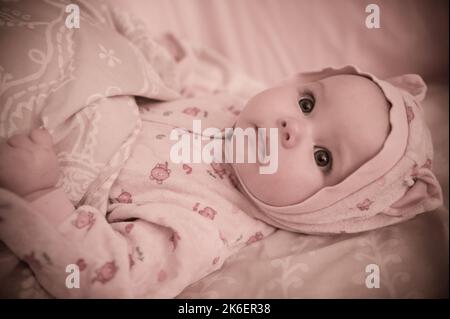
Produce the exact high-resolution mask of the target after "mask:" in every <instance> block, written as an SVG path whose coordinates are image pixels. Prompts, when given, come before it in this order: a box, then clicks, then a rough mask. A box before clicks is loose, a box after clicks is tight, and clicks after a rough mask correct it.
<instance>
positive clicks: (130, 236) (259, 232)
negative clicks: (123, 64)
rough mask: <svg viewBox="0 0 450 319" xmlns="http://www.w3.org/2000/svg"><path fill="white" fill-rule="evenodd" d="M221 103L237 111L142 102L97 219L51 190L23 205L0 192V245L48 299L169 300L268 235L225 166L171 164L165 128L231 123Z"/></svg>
mask: <svg viewBox="0 0 450 319" xmlns="http://www.w3.org/2000/svg"><path fill="white" fill-rule="evenodd" d="M230 104H231V105H242V103H241V102H240V101H239V99H235V98H232V97H230V96H228V95H224V94H216V95H208V96H205V97H204V98H190V99H189V98H185V99H179V100H177V101H173V102H161V103H155V102H153V103H147V104H145V105H143V106H142V107H141V108H140V113H141V114H140V117H141V119H142V130H141V131H140V133H139V135H138V138H137V140H136V142H135V143H134V144H133V147H132V151H131V154H130V157H129V158H128V159H127V161H126V163H125V165H124V167H123V168H122V169H121V171H120V174H119V176H118V178H117V180H116V181H115V182H114V184H113V186H112V188H111V190H110V195H109V201H108V207H107V209H106V216H105V212H102V211H99V210H98V209H96V208H95V207H93V206H90V205H81V206H79V207H77V208H75V207H73V206H72V205H71V203H70V201H69V200H68V198H67V195H66V194H65V193H64V192H63V191H62V190H61V189H57V190H55V191H53V192H51V193H49V194H46V195H44V196H42V197H40V198H38V199H36V200H35V201H33V202H32V203H31V205H25V203H23V202H22V200H21V199H20V198H17V196H15V195H13V194H11V193H9V194H8V192H5V191H3V190H2V191H1V192H0V198H6V197H9V198H10V200H9V203H10V205H11V206H10V209H9V211H8V213H7V212H6V211H5V209H0V216H1V218H2V223H1V224H0V231H1V239H2V240H3V241H4V242H5V243H6V244H7V245H8V246H9V247H10V248H11V249H12V250H13V251H14V253H15V254H16V255H18V256H20V257H21V258H22V260H24V261H25V262H26V263H27V264H28V265H29V266H30V267H31V269H32V270H33V273H34V274H35V276H36V277H37V278H38V280H39V283H40V284H41V285H42V287H43V288H44V289H45V290H46V291H48V292H49V293H50V294H51V295H52V296H54V297H58V298H68V297H77V298H80V297H83V298H93V297H107V298H131V297H134V298H173V297H175V296H177V295H178V294H179V293H180V292H181V291H182V290H183V289H185V288H186V287H187V286H189V285H190V284H192V283H195V282H196V281H198V280H199V279H201V278H203V277H205V276H206V275H208V274H209V273H211V272H213V271H215V270H217V269H219V268H220V267H221V266H222V264H223V263H224V262H225V260H227V259H228V257H230V256H231V255H233V254H235V253H236V252H237V251H239V250H240V249H242V248H243V247H245V246H247V245H249V244H252V243H254V242H257V241H259V240H262V239H263V238H265V237H267V236H269V235H270V234H272V233H273V231H274V230H275V229H274V228H273V227H270V226H269V225H267V224H265V223H263V222H261V221H258V220H256V219H254V218H253V217H251V216H249V215H248V213H249V212H252V211H254V210H257V209H258V208H257V207H255V206H254V205H252V203H251V202H249V201H248V199H247V198H246V197H245V196H244V195H243V194H242V193H241V192H240V191H239V190H238V189H237V188H236V186H237V185H236V182H237V181H236V180H235V179H234V178H235V177H234V176H233V175H231V173H230V169H229V167H228V166H227V165H221V164H218V163H212V164H207V163H199V164H195V163H194V164H183V163H179V164H175V163H173V162H172V161H171V158H170V149H171V147H172V146H173V144H174V141H172V140H171V139H170V138H169V137H170V135H171V131H172V130H174V129H175V128H176V127H178V126H181V125H183V126H184V127H187V128H188V127H189V126H190V125H192V119H195V118H198V119H204V121H202V122H205V125H217V123H227V122H228V123H232V121H233V120H234V118H235V117H236V115H235V114H234V113H233V112H229V111H228V110H227V107H228V106H229V105H230ZM236 107H238V106H236ZM176 132H177V134H179V135H180V136H181V135H184V134H188V135H190V139H192V136H191V135H192V134H191V133H188V132H187V130H182V129H178V130H177V131H176ZM202 142H203V144H204V145H205V144H207V143H209V142H210V140H209V139H204V140H203V141H202ZM190 147H191V154H192V151H193V150H195V147H194V145H193V143H191V144H190ZM69 264H76V265H78V267H79V269H80V288H79V289H68V288H67V287H66V286H65V282H66V277H67V276H68V274H67V272H66V266H67V265H69Z"/></svg>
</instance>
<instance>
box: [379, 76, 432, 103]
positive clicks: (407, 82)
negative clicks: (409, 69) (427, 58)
mask: <svg viewBox="0 0 450 319" xmlns="http://www.w3.org/2000/svg"><path fill="white" fill-rule="evenodd" d="M385 81H386V82H389V83H391V84H392V85H394V86H396V87H398V88H400V89H403V90H405V91H406V92H408V93H409V94H411V95H412V96H414V98H416V99H417V100H418V101H422V100H423V99H424V98H425V95H426V93H427V85H426V83H425V82H424V80H423V79H422V78H421V77H420V75H417V74H404V75H400V76H395V77H392V78H389V79H386V80H385Z"/></svg>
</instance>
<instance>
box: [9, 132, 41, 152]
mask: <svg viewBox="0 0 450 319" xmlns="http://www.w3.org/2000/svg"><path fill="white" fill-rule="evenodd" d="M6 143H7V144H8V145H10V146H12V147H17V148H18V147H20V148H25V149H28V150H32V149H33V148H34V147H35V145H34V143H33V142H32V141H31V140H30V137H29V136H28V135H27V134H16V135H13V136H11V137H10V138H9V139H8V140H7V141H6Z"/></svg>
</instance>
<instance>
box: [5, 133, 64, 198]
mask: <svg viewBox="0 0 450 319" xmlns="http://www.w3.org/2000/svg"><path fill="white" fill-rule="evenodd" d="M58 177H59V164H58V159H57V156H56V153H55V151H54V149H53V141H52V137H51V135H50V134H49V133H48V131H47V130H46V129H35V130H32V131H31V132H30V133H29V134H17V135H14V136H12V137H10V138H9V139H8V140H7V141H6V142H3V143H1V144H0V187H2V188H6V189H8V190H10V191H12V192H14V193H16V194H18V195H20V196H22V197H25V198H27V197H28V196H30V195H31V196H32V194H35V193H39V192H45V191H46V190H49V189H52V188H53V187H54V186H55V184H56V183H57V181H58Z"/></svg>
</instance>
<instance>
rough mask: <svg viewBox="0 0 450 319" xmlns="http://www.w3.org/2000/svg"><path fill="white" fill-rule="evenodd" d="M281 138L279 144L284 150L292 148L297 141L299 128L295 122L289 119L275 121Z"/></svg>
mask: <svg viewBox="0 0 450 319" xmlns="http://www.w3.org/2000/svg"><path fill="white" fill-rule="evenodd" d="M277 124H278V129H279V131H280V136H281V144H282V145H283V147H285V148H292V147H294V146H295V145H296V144H297V142H298V141H299V137H300V136H299V133H300V127H299V124H298V123H297V121H295V120H294V119H291V118H283V119H279V120H278V121H277Z"/></svg>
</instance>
